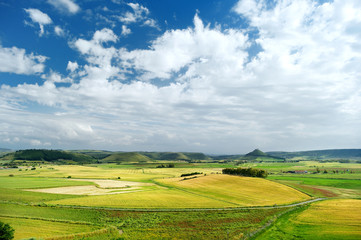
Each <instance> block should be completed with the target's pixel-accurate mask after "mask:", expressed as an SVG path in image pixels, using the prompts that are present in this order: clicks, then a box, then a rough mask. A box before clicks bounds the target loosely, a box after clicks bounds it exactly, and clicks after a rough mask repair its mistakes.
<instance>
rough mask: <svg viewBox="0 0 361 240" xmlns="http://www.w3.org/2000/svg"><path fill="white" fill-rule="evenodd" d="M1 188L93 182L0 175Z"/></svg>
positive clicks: (44, 186)
mask: <svg viewBox="0 0 361 240" xmlns="http://www.w3.org/2000/svg"><path fill="white" fill-rule="evenodd" d="M0 184H1V187H2V188H12V189H34V188H50V187H65V186H82V185H94V183H93V182H82V181H72V180H70V179H61V178H39V177H17V176H16V177H0Z"/></svg>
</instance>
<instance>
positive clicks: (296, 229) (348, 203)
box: [256, 199, 361, 239]
mask: <svg viewBox="0 0 361 240" xmlns="http://www.w3.org/2000/svg"><path fill="white" fill-rule="evenodd" d="M360 236H361V200H356V199H335V200H328V201H322V202H318V203H314V204H312V205H311V206H309V207H302V208H299V209H296V210H295V211H292V212H290V213H288V214H285V215H284V216H282V217H281V218H280V219H278V221H277V222H276V223H275V224H274V225H273V226H272V227H271V228H269V229H268V230H266V231H265V232H263V233H262V234H260V235H259V236H258V237H257V238H256V239H360Z"/></svg>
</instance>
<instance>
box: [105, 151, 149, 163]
mask: <svg viewBox="0 0 361 240" xmlns="http://www.w3.org/2000/svg"><path fill="white" fill-rule="evenodd" d="M149 160H150V158H149V157H147V156H144V155H143V154H140V153H137V152H120V153H113V154H112V155H110V156H108V157H106V158H104V159H102V160H101V162H104V163H123V162H147V161H149Z"/></svg>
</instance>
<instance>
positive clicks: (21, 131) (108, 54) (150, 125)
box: [0, 0, 361, 154]
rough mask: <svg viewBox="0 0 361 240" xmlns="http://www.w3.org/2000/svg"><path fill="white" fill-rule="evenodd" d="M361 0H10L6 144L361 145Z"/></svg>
mask: <svg viewBox="0 0 361 240" xmlns="http://www.w3.org/2000/svg"><path fill="white" fill-rule="evenodd" d="M360 29H361V3H360V2H359V1H357V0H350V1H341V0H334V1H316V0H298V1H291V0H273V1H266V0H226V1H224V0H223V1H221V0H213V1H190V0H189V1H188V0H187V1H184V0H182V1H168V0H157V1H149V0H148V1H145V0H143V1H126V0H112V1H100V0H86V1H79V0H78V1H76V0H44V1H37V0H18V1H8V0H0V147H5V148H12V149H19V148H52V149H58V148H61V149H107V150H121V151H201V152H205V153H222V154H223V153H246V152H248V151H251V150H253V149H254V148H260V149H262V150H288V151H292V150H308V149H327V148H359V147H360V142H361V141H360V140H361V139H360V138H361V137H360V136H361V134H360V133H361V130H360V127H359V123H360V120H361V118H360V117H361V109H360V103H361V88H360V86H361V82H360V75H361V74H360V70H359V69H360V65H361V44H360V43H359V40H358V39H360V37H361V36H360V35H361V30H360Z"/></svg>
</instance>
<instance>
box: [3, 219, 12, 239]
mask: <svg viewBox="0 0 361 240" xmlns="http://www.w3.org/2000/svg"><path fill="white" fill-rule="evenodd" d="M14 231H15V230H14V229H13V228H12V227H11V226H10V225H9V224H7V223H3V222H0V240H10V239H13V238H14Z"/></svg>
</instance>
